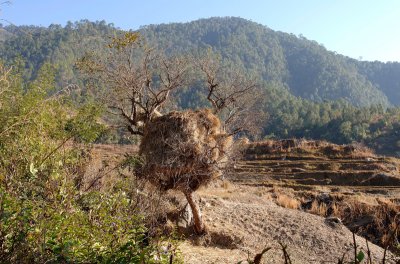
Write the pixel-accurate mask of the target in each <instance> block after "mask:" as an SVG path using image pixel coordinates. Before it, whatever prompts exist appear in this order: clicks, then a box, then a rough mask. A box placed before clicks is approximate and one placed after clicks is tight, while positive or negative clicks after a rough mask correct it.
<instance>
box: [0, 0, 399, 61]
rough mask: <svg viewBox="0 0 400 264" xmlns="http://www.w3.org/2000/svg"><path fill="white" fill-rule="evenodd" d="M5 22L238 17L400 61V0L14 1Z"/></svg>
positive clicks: (126, 23) (4, 12) (127, 25)
mask: <svg viewBox="0 0 400 264" xmlns="http://www.w3.org/2000/svg"><path fill="white" fill-rule="evenodd" d="M0 8H1V13H0V19H2V22H1V23H3V24H4V25H7V24H8V23H12V24H14V25H38V26H48V25H50V24H61V25H65V24H66V22H67V21H72V22H74V21H78V20H81V19H89V20H91V21H97V20H99V21H100V20H105V21H106V22H108V23H113V24H114V25H115V26H116V27H119V28H121V29H138V28H139V27H140V26H145V25H149V24H160V23H170V22H188V21H192V20H196V19H199V18H208V17H215V16H219V17H223V16H235V17H242V18H245V19H248V20H251V21H253V22H257V23H259V24H262V25H265V26H268V27H269V28H271V29H273V30H279V31H283V32H287V33H293V34H295V35H300V34H301V35H303V36H304V37H306V38H307V39H310V40H315V41H317V42H318V43H320V44H322V45H324V46H325V47H326V48H327V49H328V50H331V51H335V52H337V53H339V54H343V55H346V56H349V57H352V58H356V59H361V60H369V61H374V60H379V61H384V62H387V61H400V34H399V33H400V32H399V31H400V1H399V0H381V1H377V0H142V1H138V0H130V1H129V0H113V1H110V0H97V1H96V0H64V1H61V0H11V4H4V3H3V4H2V5H1V7H0Z"/></svg>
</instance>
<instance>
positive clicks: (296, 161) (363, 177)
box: [229, 141, 400, 195]
mask: <svg viewBox="0 0 400 264" xmlns="http://www.w3.org/2000/svg"><path fill="white" fill-rule="evenodd" d="M282 142H283V141H275V142H272V143H270V144H268V143H265V142H263V143H253V144H250V145H249V147H248V148H247V150H246V153H245V159H243V160H241V161H239V162H238V163H237V164H236V165H235V173H233V174H231V175H230V176H229V179H230V180H231V181H232V182H235V183H238V184H245V185H256V186H272V185H274V186H276V185H278V186H287V187H291V188H296V189H305V190H307V189H312V187H311V186H324V187H325V188H328V189H332V190H337V189H338V188H339V187H340V188H341V189H344V188H343V187H348V188H350V189H353V190H363V191H365V192H367V193H381V194H391V195H395V194H396V192H397V191H398V190H400V174H399V164H400V160H399V159H396V158H389V157H380V156H376V155H374V154H373V153H371V152H368V151H366V150H358V149H356V148H349V147H348V146H338V145H333V144H329V143H320V145H317V146H315V145H316V143H313V144H312V145H311V144H310V142H307V143H303V145H300V143H299V144H298V146H297V147H292V148H289V147H286V148H282V147H281V146H282V145H285V144H284V142H283V143H282ZM286 145H287V144H286ZM310 145H311V146H310ZM278 146H279V147H278ZM327 149H329V150H331V152H329V151H327ZM346 149H350V150H347V151H346ZM333 150H334V151H333ZM257 153H258V154H257ZM260 153H261V154H260Z"/></svg>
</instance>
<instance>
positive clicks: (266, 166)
mask: <svg viewBox="0 0 400 264" xmlns="http://www.w3.org/2000/svg"><path fill="white" fill-rule="evenodd" d="M274 144H275V143H274ZM307 144H308V143H307ZM312 144H314V143H312ZM260 147H261V151H260ZM265 147H267V148H268V151H269V152H268V151H265V150H264V149H265ZM278 147H279V150H278V151H277V150H276V149H277V148H276V146H275V145H272V146H270V145H268V146H266V145H265V144H264V143H263V144H261V145H260V146H258V149H257V148H256V149H253V151H254V153H250V154H251V155H253V156H250V158H248V159H247V160H243V161H241V162H239V164H237V166H236V172H235V173H234V174H231V175H230V177H228V180H221V181H218V182H217V183H216V184H214V185H213V186H211V187H208V188H203V189H201V190H199V191H198V192H197V197H198V198H199V199H200V205H201V209H202V212H203V217H204V220H205V222H206V225H207V227H208V231H209V232H208V235H207V236H203V237H196V236H191V235H187V236H186V239H185V240H183V242H182V244H181V246H180V249H181V251H182V253H183V256H184V260H185V263H194V264H196V263H238V262H239V261H245V260H246V259H247V258H248V256H250V258H253V257H254V255H255V254H257V253H259V252H261V251H262V250H263V249H265V248H267V247H271V250H269V251H268V252H267V253H266V254H265V255H264V257H263V263H284V261H283V254H282V250H281V246H280V245H279V242H281V243H282V244H283V245H286V246H287V251H288V253H289V255H290V257H291V260H292V263H337V262H338V259H339V258H341V257H342V256H343V255H344V254H345V256H346V259H347V260H348V261H350V260H351V259H352V256H354V250H353V237H352V233H351V232H350V231H349V230H348V228H347V227H346V226H344V225H343V224H340V223H339V224H335V223H334V222H332V221H327V220H326V219H325V218H324V217H321V216H317V215H312V214H310V213H306V212H303V211H300V210H295V209H287V208H283V207H281V206H278V205H277V204H276V203H275V202H274V201H275V200H276V197H273V195H274V192H273V190H274V189H277V188H279V192H280V193H283V194H288V196H293V194H294V193H296V192H299V193H303V192H305V191H312V192H317V193H318V192H319V193H326V192H327V193H332V194H333V193H344V194H345V195H352V196H357V197H359V196H360V197H362V198H363V199H366V200H368V201H375V199H376V197H389V198H390V197H391V198H393V201H400V195H399V193H400V192H399V191H398V190H399V185H400V184H399V183H400V176H399V170H400V166H399V164H400V162H399V160H398V159H386V158H381V157H377V156H375V155H373V154H371V153H368V152H365V153H358V152H356V151H354V150H352V149H350V150H349V151H348V150H346V148H345V147H340V146H337V145H335V146H333V145H329V144H327V145H324V144H323V145H322V147H323V148H324V149H323V150H321V149H320V148H321V147H320V146H317V147H315V146H314V145H311V146H309V145H305V146H303V147H302V148H299V149H298V151H293V150H288V148H282V146H281V145H279V146H278ZM289 148H290V146H289ZM292 149H293V146H292ZM136 150H137V148H135V147H133V146H123V147H120V146H108V145H100V146H96V147H95V148H94V149H93V151H92V161H91V165H90V166H89V167H88V168H87V171H86V172H87V174H86V176H85V186H88V185H90V184H91V183H93V182H94V185H93V188H96V189H103V188H108V187H107V186H112V184H113V180H112V178H113V177H115V175H113V172H112V168H113V167H114V166H115V165H116V164H118V161H119V160H120V159H121V156H123V154H124V153H127V152H131V153H132V152H135V151H136ZM323 151H327V152H326V153H325V154H323V155H321V153H322V152H323ZM343 151H347V152H346V153H345V152H343ZM266 152H267V153H266ZM342 154H346V155H347V156H346V155H342ZM99 176H100V177H99ZM277 186H278V187H277ZM170 194H172V195H173V196H175V197H178V198H179V199H178V200H180V201H181V205H182V204H184V201H185V200H184V197H183V195H182V194H180V193H175V192H172V193H170ZM358 199H359V198H358ZM356 241H357V245H358V246H359V250H360V249H361V250H362V251H363V252H364V253H366V252H367V249H366V243H365V239H364V238H361V237H358V236H356ZM369 247H370V250H371V254H372V256H373V260H374V262H373V263H382V262H381V261H380V260H381V259H382V256H383V252H384V250H383V249H382V248H380V247H378V246H376V245H373V244H372V243H369ZM390 258H393V256H392V255H390ZM244 263H246V262H244ZM386 263H396V262H395V261H394V260H393V259H392V260H390V259H389V260H388V261H387V262H386Z"/></svg>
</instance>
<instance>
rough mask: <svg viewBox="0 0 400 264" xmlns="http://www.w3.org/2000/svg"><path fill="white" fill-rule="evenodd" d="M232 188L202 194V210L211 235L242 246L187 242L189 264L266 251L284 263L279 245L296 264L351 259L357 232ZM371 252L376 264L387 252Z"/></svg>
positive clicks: (271, 260)
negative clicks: (230, 236) (201, 244)
mask: <svg viewBox="0 0 400 264" xmlns="http://www.w3.org/2000/svg"><path fill="white" fill-rule="evenodd" d="M232 188H233V189H224V188H214V189H211V190H207V191H203V192H201V194H200V195H201V196H202V197H203V198H202V210H203V211H204V216H205V220H206V223H207V227H208V229H209V232H211V233H213V234H217V233H220V234H224V235H223V237H224V238H226V237H227V234H231V235H232V236H234V237H236V238H240V239H236V241H235V243H237V241H240V243H239V244H236V245H235V246H234V247H227V246H220V245H218V243H214V244H211V245H210V246H208V247H204V246H199V245H191V244H189V243H188V242H186V243H184V244H183V245H182V247H181V249H182V251H183V255H184V256H185V260H186V263H237V262H239V261H240V260H246V259H247V256H248V253H249V254H250V255H251V256H254V255H255V254H257V253H259V252H261V251H262V250H263V249H264V248H266V247H272V250H270V251H268V252H267V253H266V254H265V256H264V258H263V259H264V260H265V262H264V263H283V254H282V251H281V248H280V246H279V244H278V243H279V242H281V243H283V244H284V245H286V246H287V251H288V253H289V255H290V257H291V259H292V262H293V263H327V262H329V261H330V262H332V263H337V261H338V259H339V258H341V257H342V256H343V254H346V256H347V257H346V259H347V260H351V257H352V256H353V251H352V250H353V242H352V241H353V240H352V233H351V232H350V231H349V230H348V229H347V228H346V227H345V226H344V225H342V224H340V223H338V224H334V225H332V224H331V223H327V221H326V219H324V218H323V217H319V216H315V215H311V214H308V213H305V212H300V211H296V210H290V209H285V208H282V207H280V206H278V205H276V204H275V203H273V202H272V201H271V200H270V199H269V198H268V197H263V196H261V197H260V196H259V195H256V194H254V193H256V192H257V189H256V188H253V187H252V188H253V189H252V188H249V187H246V188H244V187H232ZM356 241H357V245H359V246H360V247H359V249H360V250H363V251H364V252H367V249H366V244H365V240H364V239H363V238H361V237H358V236H357V237H356ZM225 242H227V241H226V240H224V241H223V243H225ZM228 242H229V241H228ZM231 242H232V241H231ZM232 243H233V242H232ZM228 244H229V243H228ZM233 244H234V243H233ZM369 247H370V249H371V252H372V255H373V258H374V259H373V260H374V263H375V262H376V263H378V261H379V260H381V259H382V257H383V249H382V248H380V247H378V246H375V245H373V244H369ZM387 263H394V262H393V261H392V262H390V261H389V262H387Z"/></svg>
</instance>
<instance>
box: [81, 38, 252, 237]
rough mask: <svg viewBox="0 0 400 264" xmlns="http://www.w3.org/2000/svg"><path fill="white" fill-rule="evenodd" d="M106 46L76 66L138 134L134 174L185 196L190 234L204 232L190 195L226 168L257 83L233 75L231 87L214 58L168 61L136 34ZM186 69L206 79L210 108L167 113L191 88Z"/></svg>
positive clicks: (178, 58) (110, 106)
mask: <svg viewBox="0 0 400 264" xmlns="http://www.w3.org/2000/svg"><path fill="white" fill-rule="evenodd" d="M109 47H110V50H111V52H112V53H111V54H110V56H109V57H107V58H105V59H95V60H94V59H93V57H84V58H82V59H81V60H80V61H79V62H78V66H79V68H81V69H82V70H84V72H86V73H88V74H89V75H91V76H92V77H96V78H97V80H101V81H102V82H104V83H105V84H106V86H107V88H108V89H109V90H108V93H107V97H106V103H107V104H108V106H109V108H110V109H111V110H112V111H113V112H114V113H116V114H117V115H119V116H122V117H123V119H124V120H125V122H126V124H127V126H128V129H129V131H130V132H131V133H132V134H135V135H140V136H142V139H141V144H140V148H139V154H140V157H141V160H142V164H141V166H139V168H138V169H137V174H138V176H140V177H143V178H145V179H147V180H148V181H150V182H151V183H153V184H155V185H156V186H158V187H160V188H161V189H162V190H169V189H177V190H180V191H182V192H183V193H184V194H185V196H186V198H187V200H188V203H189V205H190V207H191V209H192V212H193V218H194V229H195V232H196V233H203V232H205V226H204V223H203V221H202V218H201V213H200V209H199V206H198V204H197V203H196V201H195V199H194V197H193V193H194V192H195V191H196V190H197V189H198V188H199V187H200V186H202V185H205V184H207V183H208V182H210V181H211V180H212V179H214V178H215V177H217V176H219V175H220V174H221V172H222V170H223V169H224V167H225V165H226V164H227V161H228V156H229V155H228V153H229V150H230V146H231V142H232V137H233V135H234V134H236V133H238V132H241V131H243V130H244V128H245V127H244V125H245V124H246V122H242V123H241V122H240V121H239V120H240V119H241V118H243V113H244V112H245V110H247V109H248V108H249V107H248V106H253V104H251V103H250V101H251V100H250V98H249V97H248V94H249V92H254V91H255V89H256V87H257V86H256V83H255V82H254V81H253V80H251V79H248V78H245V77H243V76H241V75H239V74H237V73H234V72H232V73H231V74H230V75H227V77H229V78H232V79H231V80H230V81H223V79H222V75H221V73H222V68H221V67H220V66H218V63H217V61H215V60H212V57H211V56H208V57H204V58H201V59H193V58H192V59H188V57H174V56H169V57H168V56H165V55H163V54H160V53H157V52H156V51H155V50H154V49H151V48H149V47H147V46H146V45H145V44H144V43H143V42H142V40H141V39H140V38H139V36H138V35H137V34H135V33H126V34H125V35H124V36H123V37H121V38H115V39H113V41H112V43H111V44H110V45H109ZM192 67H193V68H192ZM189 69H199V70H200V71H201V72H202V73H203V74H204V76H205V77H206V81H205V83H206V91H207V93H208V94H207V99H208V100H209V101H210V103H211V106H212V110H209V109H203V110H197V111H192V110H187V111H172V112H167V113H164V112H165V111H164V109H163V106H164V105H165V103H167V101H168V100H169V99H170V95H171V93H172V92H174V91H175V90H178V89H180V88H183V87H184V86H185V85H188V84H189V81H190V79H191V78H190V76H189V75H188V73H189ZM246 104H247V105H246ZM218 116H220V117H222V120H223V122H222V123H221V122H220V119H219V117H218ZM242 120H243V119H242Z"/></svg>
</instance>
